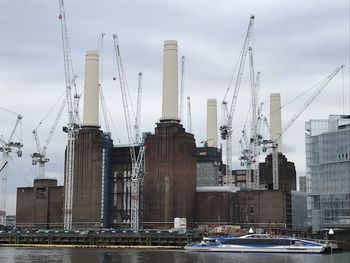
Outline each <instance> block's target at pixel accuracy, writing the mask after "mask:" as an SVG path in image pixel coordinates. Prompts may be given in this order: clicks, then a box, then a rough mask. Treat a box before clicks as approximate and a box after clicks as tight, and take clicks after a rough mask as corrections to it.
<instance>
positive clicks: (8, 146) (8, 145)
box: [0, 110, 23, 225]
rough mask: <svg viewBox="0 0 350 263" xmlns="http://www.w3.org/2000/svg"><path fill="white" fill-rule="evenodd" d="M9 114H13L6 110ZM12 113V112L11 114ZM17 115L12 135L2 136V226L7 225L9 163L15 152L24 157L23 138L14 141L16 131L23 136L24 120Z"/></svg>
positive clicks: (0, 191) (0, 172) (0, 211)
mask: <svg viewBox="0 0 350 263" xmlns="http://www.w3.org/2000/svg"><path fill="white" fill-rule="evenodd" d="M6 111H7V112H11V111H8V110H6ZM11 113H12V112H11ZM16 115H17V120H16V124H15V126H14V128H13V129H12V132H11V135H10V136H9V138H8V139H5V138H4V137H3V136H2V135H1V136H0V152H2V163H1V166H0V225H5V224H6V183H7V167H8V161H9V159H10V154H11V153H12V152H15V153H16V154H17V157H21V156H22V150H21V149H22V147H23V143H22V138H21V135H20V138H19V140H18V141H14V140H13V138H14V135H15V133H16V130H17V129H18V127H19V129H20V134H22V118H23V116H22V115H20V114H16Z"/></svg>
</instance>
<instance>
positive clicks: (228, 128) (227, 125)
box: [220, 15, 255, 185]
mask: <svg viewBox="0 0 350 263" xmlns="http://www.w3.org/2000/svg"><path fill="white" fill-rule="evenodd" d="M254 18H255V16H254V15H251V16H250V19H249V25H248V30H247V33H246V36H245V39H244V42H243V47H242V50H241V53H240V57H239V66H238V72H237V78H236V82H235V88H234V92H233V97H232V101H231V104H230V109H229V110H228V104H227V101H226V95H227V92H228V90H229V88H230V85H231V82H232V78H233V75H232V78H231V81H230V85H229V88H228V90H227V92H226V95H225V97H224V100H223V101H222V125H221V126H220V134H221V139H222V140H224V141H226V180H228V184H229V185H232V172H231V169H232V120H233V115H234V112H235V108H236V103H237V98H238V93H239V89H240V86H241V80H242V75H243V70H244V65H245V60H246V56H247V52H248V46H249V43H250V38H251V33H252V30H253V24H254Z"/></svg>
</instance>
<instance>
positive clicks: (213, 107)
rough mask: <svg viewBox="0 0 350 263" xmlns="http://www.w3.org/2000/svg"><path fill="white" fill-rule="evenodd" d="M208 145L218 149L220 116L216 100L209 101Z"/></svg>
mask: <svg viewBox="0 0 350 263" xmlns="http://www.w3.org/2000/svg"><path fill="white" fill-rule="evenodd" d="M207 145H208V146H210V147H218V114H217V102H216V99H208V101H207Z"/></svg>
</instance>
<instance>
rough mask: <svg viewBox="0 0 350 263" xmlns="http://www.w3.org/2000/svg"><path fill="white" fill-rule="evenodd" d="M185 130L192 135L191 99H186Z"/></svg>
mask: <svg viewBox="0 0 350 263" xmlns="http://www.w3.org/2000/svg"><path fill="white" fill-rule="evenodd" d="M187 128H188V132H189V133H192V113H191V98H190V97H187Z"/></svg>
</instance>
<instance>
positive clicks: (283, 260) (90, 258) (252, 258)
mask: <svg viewBox="0 0 350 263" xmlns="http://www.w3.org/2000/svg"><path fill="white" fill-rule="evenodd" d="M0 262H1V263H2V262H4V263H5V262H6V263H21V262H33V263H34V262H35V263H44V262H45V263H46V262H64V263H92V262H103V263H109V262H118V263H124V262H125V263H126V262H128V263H141V262H150V263H151V262H152V263H153V262H165V263H168V262H176V263H187V262H188V263H189V262H191V263H192V262H204V263H219V262H220V263H222V262H230V263H238V262H243V263H248V262H254V263H265V262H266V263H300V262H301V263H308V262H310V263H343V262H344V263H350V252H343V253H335V254H331V255H330V254H325V255H324V254H321V255H319V254H316V255H311V254H294V255H293V254H238V253H205V252H189V251H184V250H155V249H101V248H96V249H90V248H72V249H69V248H0Z"/></svg>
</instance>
